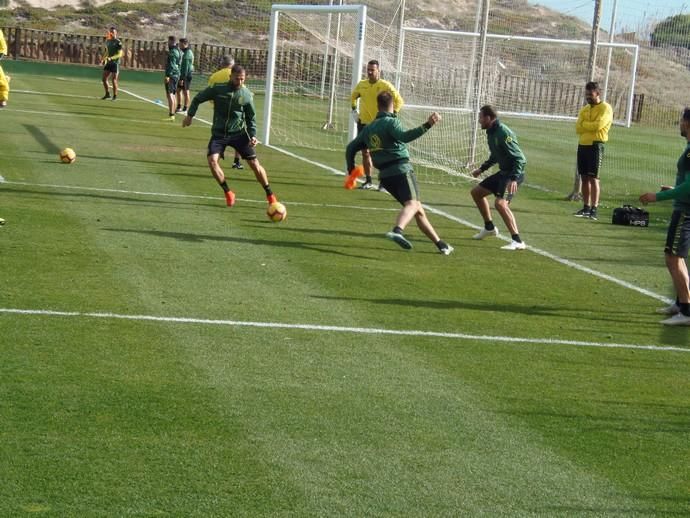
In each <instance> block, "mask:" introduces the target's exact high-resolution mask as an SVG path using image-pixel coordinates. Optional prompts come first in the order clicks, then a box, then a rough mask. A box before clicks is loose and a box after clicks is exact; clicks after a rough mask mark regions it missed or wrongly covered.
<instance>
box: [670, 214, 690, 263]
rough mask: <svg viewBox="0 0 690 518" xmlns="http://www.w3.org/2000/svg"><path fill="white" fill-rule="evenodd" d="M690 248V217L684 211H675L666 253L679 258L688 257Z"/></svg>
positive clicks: (672, 216)
mask: <svg viewBox="0 0 690 518" xmlns="http://www.w3.org/2000/svg"><path fill="white" fill-rule="evenodd" d="M689 248H690V215H689V214H686V213H685V212H683V211H682V210H674V211H673V214H671V222H670V223H669V225H668V233H667V234H666V246H664V253H667V254H669V255H675V256H677V257H684V258H687V257H688V249H689Z"/></svg>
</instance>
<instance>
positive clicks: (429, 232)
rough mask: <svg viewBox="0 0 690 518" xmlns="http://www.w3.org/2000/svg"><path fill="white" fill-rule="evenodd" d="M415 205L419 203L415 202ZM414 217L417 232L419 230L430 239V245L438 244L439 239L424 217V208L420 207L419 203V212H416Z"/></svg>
mask: <svg viewBox="0 0 690 518" xmlns="http://www.w3.org/2000/svg"><path fill="white" fill-rule="evenodd" d="M417 203H419V202H417ZM414 217H415V220H416V221H417V226H418V227H419V230H421V231H422V232H423V233H424V235H425V236H426V237H428V238H429V239H431V242H432V243H438V241H439V240H440V239H441V238H440V237H438V234H437V233H436V230H435V229H434V227H433V226H431V222H430V221H429V219H428V218H427V217H426V211H425V210H424V207H422V204H421V203H419V210H418V211H417V214H415V216H414Z"/></svg>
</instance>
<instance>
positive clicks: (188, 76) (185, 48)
mask: <svg viewBox="0 0 690 518" xmlns="http://www.w3.org/2000/svg"><path fill="white" fill-rule="evenodd" d="M180 53H181V54H182V60H181V61H180V81H179V83H178V84H177V108H176V110H175V111H177V112H186V111H187V106H189V87H190V86H191V85H192V72H194V52H193V51H192V48H191V47H190V46H189V40H188V39H187V38H180Z"/></svg>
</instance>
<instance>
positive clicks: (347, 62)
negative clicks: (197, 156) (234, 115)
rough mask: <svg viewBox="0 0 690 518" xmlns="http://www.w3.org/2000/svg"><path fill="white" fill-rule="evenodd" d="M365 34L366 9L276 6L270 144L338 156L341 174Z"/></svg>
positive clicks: (268, 103)
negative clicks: (339, 154)
mask: <svg viewBox="0 0 690 518" xmlns="http://www.w3.org/2000/svg"><path fill="white" fill-rule="evenodd" d="M365 28H366V7H364V6H299V5H276V6H273V9H272V13H271V28H270V34H269V52H268V66H267V78H266V94H265V106H264V124H263V132H264V134H263V137H262V138H263V141H264V143H265V144H269V145H273V146H276V147H281V148H284V149H288V150H296V149H299V150H300V151H301V154H305V151H304V150H312V151H313V152H316V154H318V152H319V151H339V152H340V153H341V156H340V158H341V159H340V163H339V164H338V165H339V168H340V169H342V163H343V160H342V153H343V152H344V147H345V145H346V144H347V142H348V141H349V139H350V138H351V137H352V136H354V131H355V130H354V121H353V120H352V118H351V117H350V111H351V109H350V101H349V98H350V92H351V91H352V89H353V87H354V85H355V84H356V83H357V82H358V81H359V78H360V75H361V72H360V71H361V70H362V61H363V57H362V56H363V49H364V35H365ZM312 156H314V155H313V153H312ZM331 162H332V163H331V165H333V166H335V165H336V164H335V163H333V161H332V160H331Z"/></svg>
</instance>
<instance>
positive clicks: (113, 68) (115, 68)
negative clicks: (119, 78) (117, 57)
mask: <svg viewBox="0 0 690 518" xmlns="http://www.w3.org/2000/svg"><path fill="white" fill-rule="evenodd" d="M103 71H104V72H112V73H113V74H117V73H118V72H119V71H120V64H119V63H115V62H114V61H107V62H106V64H105V65H104V66H103Z"/></svg>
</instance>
